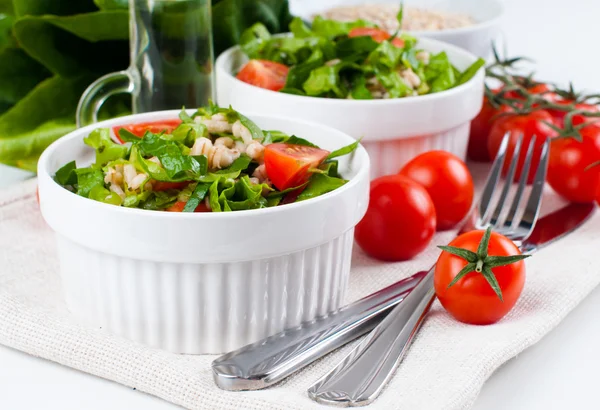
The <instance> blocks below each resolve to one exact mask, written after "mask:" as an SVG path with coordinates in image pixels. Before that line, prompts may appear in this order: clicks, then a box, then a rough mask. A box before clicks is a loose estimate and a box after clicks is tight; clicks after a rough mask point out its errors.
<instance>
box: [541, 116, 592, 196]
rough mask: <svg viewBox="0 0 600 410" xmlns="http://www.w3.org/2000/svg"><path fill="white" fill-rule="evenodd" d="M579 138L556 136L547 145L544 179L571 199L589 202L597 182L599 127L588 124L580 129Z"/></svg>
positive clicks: (562, 194)
mask: <svg viewBox="0 0 600 410" xmlns="http://www.w3.org/2000/svg"><path fill="white" fill-rule="evenodd" d="M579 133H580V134H581V137H582V141H581V142H579V141H577V140H576V139H575V138H557V139H554V140H553V141H552V143H551V145H550V160H549V163H548V183H549V184H550V186H551V187H552V188H553V189H554V190H555V191H556V192H558V193H559V194H560V195H561V196H563V197H564V198H566V199H567V200H569V201H572V202H593V201H594V199H595V198H596V190H597V189H598V188H597V187H598V186H600V166H595V167H590V166H591V165H592V164H594V163H595V162H597V161H600V127H597V126H595V125H588V126H586V127H584V128H582V129H581V130H579Z"/></svg>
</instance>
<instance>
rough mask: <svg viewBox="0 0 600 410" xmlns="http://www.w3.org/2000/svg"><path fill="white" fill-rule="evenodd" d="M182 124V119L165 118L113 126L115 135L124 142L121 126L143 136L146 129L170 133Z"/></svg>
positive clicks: (155, 132)
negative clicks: (120, 134) (121, 135)
mask: <svg viewBox="0 0 600 410" xmlns="http://www.w3.org/2000/svg"><path fill="white" fill-rule="evenodd" d="M180 124H181V120H163V121H154V122H143V123H140V124H130V125H119V126H117V127H113V132H114V133H115V136H116V137H117V139H118V140H119V142H120V143H121V144H123V140H122V139H121V137H120V136H119V130H120V129H121V128H125V129H126V130H127V131H129V132H131V133H132V134H134V135H135V136H136V137H140V138H142V137H143V136H144V134H145V133H146V131H150V132H151V133H153V134H159V133H161V132H166V133H167V134H170V133H171V132H173V130H174V129H175V128H177V127H178V126H179V125H180Z"/></svg>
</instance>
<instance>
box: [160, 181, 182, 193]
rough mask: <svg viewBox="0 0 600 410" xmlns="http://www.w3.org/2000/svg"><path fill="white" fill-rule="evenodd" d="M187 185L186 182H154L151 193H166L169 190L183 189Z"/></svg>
mask: <svg viewBox="0 0 600 410" xmlns="http://www.w3.org/2000/svg"><path fill="white" fill-rule="evenodd" d="M188 185H189V182H188V181H183V182H163V181H154V182H153V183H152V190H153V191H168V190H169V189H183V188H185V187H186V186H188Z"/></svg>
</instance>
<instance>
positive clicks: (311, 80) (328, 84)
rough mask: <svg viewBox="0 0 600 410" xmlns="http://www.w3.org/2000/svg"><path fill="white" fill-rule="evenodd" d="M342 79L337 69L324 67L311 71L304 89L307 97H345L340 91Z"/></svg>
mask: <svg viewBox="0 0 600 410" xmlns="http://www.w3.org/2000/svg"><path fill="white" fill-rule="evenodd" d="M339 82H340V79H339V77H338V73H337V70H336V69H335V67H331V66H323V67H319V68H317V69H315V70H313V71H311V73H310V76H309V77H308V80H306V81H305V82H304V85H303V88H304V91H306V95H310V96H313V97H316V96H321V95H330V94H333V95H335V96H337V97H341V96H342V95H343V93H342V90H341V89H340V84H339Z"/></svg>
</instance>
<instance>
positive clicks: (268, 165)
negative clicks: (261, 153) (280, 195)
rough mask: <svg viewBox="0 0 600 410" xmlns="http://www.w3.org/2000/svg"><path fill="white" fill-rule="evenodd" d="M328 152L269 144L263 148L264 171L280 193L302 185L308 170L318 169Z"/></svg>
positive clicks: (307, 176) (302, 146)
mask: <svg viewBox="0 0 600 410" xmlns="http://www.w3.org/2000/svg"><path fill="white" fill-rule="evenodd" d="M328 155H329V151H325V150H323V149H319V148H314V147H308V146H305V145H294V144H282V143H276V144H269V145H267V146H266V147H265V169H266V171H267V175H268V177H269V179H270V180H271V182H272V183H273V185H275V187H276V188H277V189H279V190H280V191H284V190H286V189H288V188H294V187H297V186H300V185H302V184H304V183H305V182H306V181H308V179H309V178H310V172H309V170H310V169H311V168H316V167H318V166H319V165H320V164H321V163H322V162H323V161H325V158H327V156H328Z"/></svg>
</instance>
